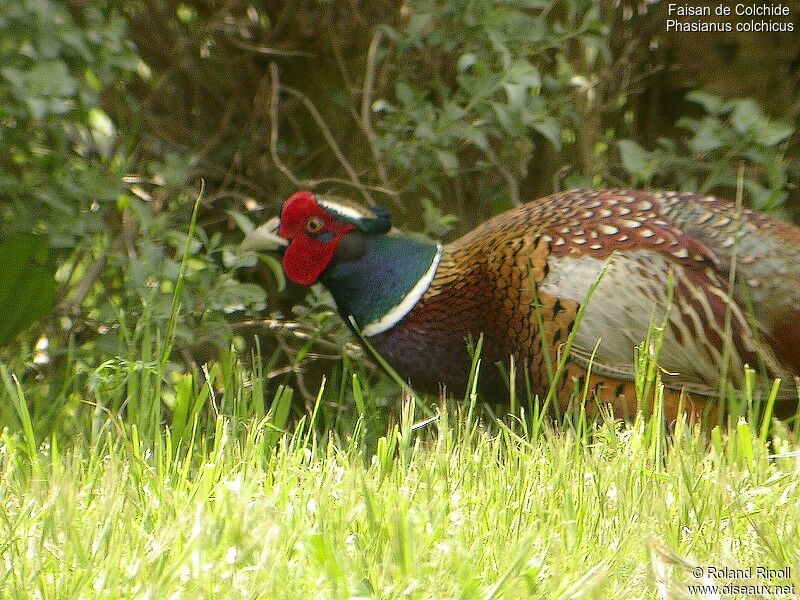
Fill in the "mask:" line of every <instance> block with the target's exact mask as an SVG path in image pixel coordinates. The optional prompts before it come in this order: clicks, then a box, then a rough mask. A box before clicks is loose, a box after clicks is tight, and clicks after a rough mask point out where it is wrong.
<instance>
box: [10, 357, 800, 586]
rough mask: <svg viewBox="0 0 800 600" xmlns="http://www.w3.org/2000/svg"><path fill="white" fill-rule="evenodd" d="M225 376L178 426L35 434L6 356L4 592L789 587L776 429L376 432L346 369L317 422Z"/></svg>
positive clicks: (453, 424)
mask: <svg viewBox="0 0 800 600" xmlns="http://www.w3.org/2000/svg"><path fill="white" fill-rule="evenodd" d="M231 360H233V359H231ZM237 368H238V369H239V371H240V376H239V379H234V380H233V381H232V383H231V384H230V385H229V387H230V386H233V387H234V388H235V389H228V390H226V391H224V392H223V393H222V395H220V393H219V392H204V391H203V390H208V389H209V386H196V387H195V386H193V385H191V384H190V385H184V386H183V391H182V392H179V393H181V394H184V395H186V396H187V398H185V399H183V400H181V401H182V402H186V403H187V404H189V405H192V404H196V403H197V400H198V399H200V400H201V401H203V402H204V404H201V405H200V408H199V409H198V410H195V411H194V413H193V416H191V417H190V419H191V422H192V426H191V427H190V428H189V430H188V431H187V430H186V428H185V427H184V429H183V430H182V433H181V435H180V436H178V435H176V434H175V433H174V432H173V430H170V429H168V428H164V427H162V428H161V429H159V430H153V431H150V432H148V433H147V434H146V435H144V434H143V433H142V432H141V430H140V429H139V427H138V426H137V425H136V424H135V421H136V419H135V418H133V417H134V416H135V415H129V416H128V418H126V419H125V420H123V419H121V418H120V417H119V416H117V415H116V414H115V413H113V412H110V411H109V412H105V411H101V412H100V415H101V421H102V422H101V423H100V425H99V426H98V425H97V424H96V423H95V426H94V429H92V428H91V427H89V428H87V429H86V430H85V431H82V432H81V433H79V434H78V435H74V436H67V435H66V433H65V432H64V431H59V430H55V431H53V432H51V434H50V435H49V437H48V438H47V439H46V440H45V441H44V442H42V441H41V440H40V441H37V440H36V439H35V437H36V436H37V433H36V431H37V425H36V423H35V422H34V423H31V421H30V415H29V414H28V411H27V408H26V407H27V405H28V404H29V403H35V402H36V398H35V397H33V396H31V397H28V398H23V397H22V395H21V388H20V387H18V386H16V385H15V382H14V381H13V379H12V377H11V376H10V374H9V372H8V370H7V369H6V368H5V367H3V373H2V375H3V379H4V381H5V382H6V384H5V385H3V386H2V392H0V395H1V397H0V401H2V402H4V403H8V402H13V403H14V405H15V406H16V407H17V410H18V414H19V418H20V419H21V423H22V426H21V427H18V428H17V429H18V431H16V432H12V431H11V428H6V430H5V431H4V432H3V434H2V436H0V481H2V485H0V597H3V598H27V597H40V598H127V597H131V598H197V597H199V598H299V599H307V598H355V597H362V598H481V599H488V598H520V597H531V598H571V597H585V598H659V597H662V596H659V590H668V593H669V594H670V595H669V597H688V596H686V593H687V589H688V588H687V587H686V586H687V585H688V584H689V583H695V582H696V580H695V579H694V578H693V577H692V575H691V567H692V566H694V565H714V566H727V567H735V568H744V567H747V566H766V567H770V568H781V567H785V566H791V567H792V574H793V576H794V579H793V580H792V581H791V582H789V583H794V584H796V585H798V587H800V579H798V577H797V575H798V573H800V560H799V559H800V469H799V468H798V466H800V459H798V458H795V457H789V458H779V459H769V458H768V453H769V452H775V451H776V450H780V451H787V450H792V449H793V448H795V447H796V445H795V444H794V443H793V442H790V441H789V440H790V439H794V437H795V436H794V435H793V434H792V433H791V432H789V431H787V430H785V429H784V428H782V427H780V426H777V427H774V428H773V432H772V437H771V439H770V444H771V446H770V447H768V446H767V445H766V444H765V443H764V442H763V441H762V440H761V439H760V438H759V433H760V432H759V431H758V430H756V429H755V428H751V427H750V425H749V424H747V423H746V422H745V421H740V423H739V425H738V426H733V427H731V428H730V429H729V430H720V429H715V430H714V431H713V432H712V433H711V434H709V433H708V432H707V431H705V432H704V431H701V430H700V428H699V427H689V426H687V425H686V424H678V426H677V428H676V429H675V431H674V432H673V433H672V434H671V435H667V434H666V431H664V430H661V429H659V433H656V432H655V430H656V427H654V426H653V420H652V419H651V420H646V419H644V418H643V417H639V418H638V419H637V420H636V421H635V422H633V423H631V424H629V425H621V424H620V423H619V422H614V421H613V420H611V419H601V420H599V421H597V422H594V423H592V422H591V421H589V422H588V424H587V422H586V419H577V423H578V425H576V426H573V425H572V424H571V423H570V422H569V420H567V421H566V422H565V423H564V424H561V425H559V426H558V427H554V426H552V425H550V424H548V423H547V422H546V421H545V422H544V424H543V425H542V426H541V427H540V428H539V429H538V430H537V432H536V433H534V432H533V431H531V430H530V429H529V428H528V425H526V423H529V422H530V420H529V419H526V418H524V417H523V418H520V419H510V418H507V419H503V420H493V419H491V418H490V417H489V416H487V415H483V416H482V418H478V417H476V416H470V414H473V415H478V413H480V412H481V411H480V408H475V407H472V406H471V405H470V406H465V407H463V410H459V409H454V408H452V407H451V408H447V409H443V410H440V412H438V414H437V415H436V416H435V418H433V419H431V418H428V417H415V405H414V403H413V402H411V401H410V400H409V401H406V403H405V404H404V405H403V408H402V410H400V411H399V415H398V417H397V421H398V423H397V424H395V425H388V426H387V425H385V424H382V422H381V420H380V419H379V415H378V414H372V415H370V414H366V413H368V412H369V411H378V409H377V408H375V407H374V405H373V404H372V403H373V401H374V398H372V397H371V395H372V394H373V392H372V391H371V390H370V389H369V388H368V386H366V385H365V383H364V382H361V381H360V380H359V378H358V377H352V376H351V377H347V378H345V377H343V378H342V379H343V380H347V381H350V382H351V384H352V386H349V389H348V394H356V395H357V396H358V399H359V404H360V405H361V406H362V407H363V411H362V414H361V415H360V416H359V417H357V418H356V417H355V416H352V419H353V420H352V421H347V423H346V424H345V421H346V419H345V418H344V416H340V417H339V424H338V425H336V426H333V427H325V426H323V425H322V422H323V421H326V420H328V421H336V419H335V418H333V419H331V417H330V415H329V416H328V417H324V415H323V413H325V412H326V410H327V409H326V401H325V400H324V399H325V398H327V397H328V396H326V393H327V392H326V391H325V390H320V396H319V398H318V401H317V404H316V406H315V409H314V418H311V419H308V420H306V418H302V419H300V421H299V422H298V423H297V424H296V426H293V427H292V428H291V429H290V430H289V431H282V429H284V428H285V426H286V421H285V419H286V416H285V415H286V406H287V403H288V402H289V401H290V400H291V394H289V393H288V392H287V391H286V390H285V389H281V390H279V391H278V393H276V394H275V397H274V398H273V400H272V401H271V404H272V410H271V411H270V412H269V413H268V414H267V415H265V416H253V417H243V416H241V414H239V415H238V416H237V411H239V412H241V411H244V409H243V408H239V409H237V408H236V407H235V406H234V405H235V404H236V403H237V402H241V403H245V404H247V403H249V402H251V401H252V393H253V390H254V389H256V390H260V389H261V386H263V384H264V382H259V381H257V379H258V378H257V376H256V377H255V379H254V378H253V377H250V378H248V377H249V376H246V375H247V374H246V372H245V371H244V370H242V369H241V366H237V363H235V362H232V364H231V365H228V367H225V366H224V365H223V366H221V367H219V370H221V371H233V370H236V369H237ZM212 371H213V369H212V370H211V371H210V372H212ZM119 373H120V375H119V377H126V375H124V371H119ZM139 375H141V373H139ZM178 387H180V386H178ZM326 387H327V388H328V389H329V390H330V393H331V394H333V393H336V394H339V393H340V392H341V390H339V389H335V388H336V387H337V386H335V385H329V386H326ZM34 391H35V390H34ZM226 395H229V396H231V398H233V400H231V402H233V403H234V404H231V405H229V406H228V407H227V409H226V410H225V411H224V413H223V414H220V415H219V416H215V415H216V412H217V411H218V410H219V408H217V409H216V410H212V409H211V408H209V405H210V404H211V403H212V396H216V402H217V406H218V407H219V406H222V404H223V398H222V396H226ZM151 400H152V398H151ZM172 402H173V403H174V402H176V400H175V399H173V400H172ZM269 404H270V403H268V405H269ZM137 406H138V410H141V411H143V414H145V415H150V414H152V413H153V409H152V408H151V407H148V406H145V405H143V404H142V403H141V402H140V403H139V404H138V405H137ZM370 406H371V408H370ZM87 408H90V409H91V410H90V411H89V414H91V415H92V420H93V422H94V421H96V420H97V419H98V417H97V414H98V413H97V411H96V410H95V409H94V408H93V407H87ZM192 410H193V409H189V411H190V413H191V411H192ZM473 410H474V413H473V412H472V411H473ZM280 415H283V416H280ZM276 418H277V419H278V420H281V419H282V420H283V422H282V423H276ZM417 418H418V420H415V419H417ZM145 421H146V419H145ZM184 422H185V419H184ZM534 423H536V422H534ZM92 432H94V433H92ZM720 583H724V581H720ZM760 583H766V582H764V581H761V582H760ZM776 583H780V582H776ZM665 593H667V592H665ZM681 594H683V596H682V595H681ZM663 597H666V596H663Z"/></svg>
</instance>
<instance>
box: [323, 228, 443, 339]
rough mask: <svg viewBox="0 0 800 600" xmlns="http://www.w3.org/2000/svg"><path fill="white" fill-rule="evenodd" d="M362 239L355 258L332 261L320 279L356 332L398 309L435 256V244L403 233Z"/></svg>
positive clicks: (436, 248) (370, 236) (366, 235)
mask: <svg viewBox="0 0 800 600" xmlns="http://www.w3.org/2000/svg"><path fill="white" fill-rule="evenodd" d="M362 235H363V249H362V248H359V253H358V255H357V256H355V257H345V258H346V259H341V258H340V259H334V262H333V263H332V265H331V266H330V268H329V269H328V270H327V271H326V272H325V274H324V275H323V277H322V283H323V284H324V285H325V287H327V288H328V289H329V290H330V292H331V294H332V295H333V298H334V300H336V306H337V307H338V308H339V311H340V312H341V313H342V315H344V316H347V315H353V317H354V318H355V321H356V324H357V325H358V326H359V328H362V327H364V326H365V325H367V324H369V323H372V322H374V321H376V320H378V319H380V318H381V317H383V316H385V315H386V314H387V313H388V312H389V311H390V310H391V309H392V308H393V307H395V306H397V305H398V304H399V303H400V302H401V301H402V300H403V298H404V297H405V296H406V295H407V294H408V293H409V292H410V291H411V290H412V288H413V287H414V286H415V285H416V283H417V282H418V281H419V280H420V279H422V278H423V277H424V276H425V274H426V273H427V272H428V270H429V269H430V268H431V264H432V262H433V260H434V258H435V256H436V254H437V252H438V246H437V245H436V244H435V243H434V242H428V241H424V240H420V239H418V238H414V237H411V236H408V235H405V234H402V233H397V234H394V233H392V234H390V235H374V234H362ZM347 259H349V260H347Z"/></svg>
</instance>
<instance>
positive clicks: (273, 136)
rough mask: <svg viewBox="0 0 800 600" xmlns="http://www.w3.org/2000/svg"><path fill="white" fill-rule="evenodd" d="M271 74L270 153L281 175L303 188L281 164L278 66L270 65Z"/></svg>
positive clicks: (289, 170) (288, 169) (287, 168)
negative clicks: (279, 151)
mask: <svg viewBox="0 0 800 600" xmlns="http://www.w3.org/2000/svg"><path fill="white" fill-rule="evenodd" d="M269 72H270V75H271V76H272V97H271V98H270V103H269V114H270V129H269V153H270V156H272V162H274V163H275V166H276V167H278V169H279V170H280V172H281V173H283V174H284V175H286V177H288V178H289V181H291V182H292V184H294V185H295V186H297V187H303V186H302V185H301V182H300V180H299V179H298V178H297V177H296V176H295V174H294V173H292V170H291V169H290V168H289V167H287V166H286V165H285V164H283V163H282V162H281V159H280V157H279V156H278V97H279V95H280V85H281V84H280V80H279V79H278V65H276V64H275V63H270V65H269Z"/></svg>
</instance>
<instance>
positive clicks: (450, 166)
mask: <svg viewBox="0 0 800 600" xmlns="http://www.w3.org/2000/svg"><path fill="white" fill-rule="evenodd" d="M436 158H438V159H439V162H440V163H441V164H442V166H443V167H444V170H445V171H447V174H448V175H451V176H452V175H455V173H456V171H458V157H457V156H456V155H455V154H453V153H452V152H448V151H447V150H437V151H436Z"/></svg>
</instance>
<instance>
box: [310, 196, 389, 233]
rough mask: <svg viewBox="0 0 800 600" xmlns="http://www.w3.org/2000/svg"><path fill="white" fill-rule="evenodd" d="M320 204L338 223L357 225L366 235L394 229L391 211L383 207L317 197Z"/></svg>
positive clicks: (337, 198)
mask: <svg viewBox="0 0 800 600" xmlns="http://www.w3.org/2000/svg"><path fill="white" fill-rule="evenodd" d="M316 201H317V204H319V205H320V206H321V207H322V208H323V209H325V211H326V212H328V213H329V214H330V215H331V216H332V217H333V218H334V219H336V220H337V221H342V222H344V223H350V224H351V225H355V226H356V227H357V228H358V229H360V230H361V231H363V232H364V233H378V234H380V233H386V232H388V231H389V230H390V229H391V228H392V220H391V216H390V214H389V211H388V210H386V209H385V208H383V207H382V206H375V207H372V208H365V207H363V206H361V205H360V204H356V203H355V202H352V201H350V200H347V199H345V198H339V197H333V196H325V197H320V196H317V197H316Z"/></svg>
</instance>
